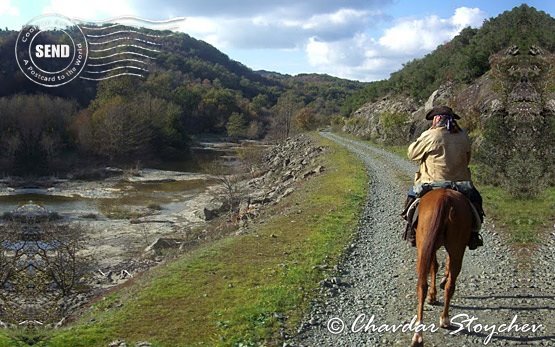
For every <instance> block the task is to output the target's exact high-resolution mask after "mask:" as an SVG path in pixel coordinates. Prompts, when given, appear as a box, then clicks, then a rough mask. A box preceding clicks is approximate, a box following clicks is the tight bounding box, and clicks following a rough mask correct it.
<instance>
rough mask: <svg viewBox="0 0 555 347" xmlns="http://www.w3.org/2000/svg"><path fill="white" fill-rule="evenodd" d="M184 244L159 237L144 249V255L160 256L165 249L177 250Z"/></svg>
mask: <svg viewBox="0 0 555 347" xmlns="http://www.w3.org/2000/svg"><path fill="white" fill-rule="evenodd" d="M183 242H184V240H182V239H174V238H167V237H159V238H157V239H156V241H154V242H153V243H151V244H150V245H149V246H148V247H147V248H145V252H146V253H154V254H157V255H158V254H160V253H161V252H162V251H164V250H167V249H178V248H179V246H180V245H181V244H182V243H183Z"/></svg>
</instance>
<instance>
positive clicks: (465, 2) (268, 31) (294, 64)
mask: <svg viewBox="0 0 555 347" xmlns="http://www.w3.org/2000/svg"><path fill="white" fill-rule="evenodd" d="M522 3H526V4H528V5H530V6H533V7H535V8H536V9H538V10H542V11H545V12H547V13H549V14H550V15H552V16H555V4H554V2H553V1H550V0H535V1H526V2H523V1H513V0H496V1H490V0H482V1H476V0H460V1H449V0H443V1H438V0H431V1H411V0H310V1H308V0H307V1H301V0H281V1H278V0H157V1H152V0H94V1H76V0H0V27H2V28H4V27H8V28H9V29H12V30H19V29H21V26H22V25H24V24H25V23H27V22H28V21H30V20H31V19H32V18H33V17H36V16H38V15H41V14H45V13H58V14H62V15H65V16H67V17H70V18H81V19H86V20H91V21H92V20H105V19H109V18H113V17H117V16H138V17H141V18H145V19H149V20H167V19H171V18H175V17H185V19H184V20H183V21H182V22H180V23H179V25H178V27H177V28H176V30H179V31H182V32H185V33H187V34H189V35H191V36H192V37H195V38H197V39H200V40H204V41H206V42H208V43H210V44H212V45H213V46H215V47H216V48H218V49H219V50H221V51H222V52H224V53H225V54H227V55H228V56H229V57H230V58H231V59H234V60H237V61H239V62H241V63H243V64H244V65H246V66H248V67H250V68H252V69H254V70H269V71H276V72H280V73H285V74H292V75H295V74H298V73H325V74H329V75H332V76H336V77H341V78H348V79H353V80H359V81H375V80H380V79H385V78H388V77H389V74H390V73H392V72H395V71H397V70H399V69H400V68H402V65H403V63H406V62H408V61H410V60H412V59H415V58H420V57H423V56H424V55H426V54H427V53H429V52H431V51H433V50H434V49H435V48H436V47H437V46H438V45H440V44H442V43H444V42H447V41H449V40H450V39H452V38H453V37H454V36H455V35H457V33H459V32H460V30H462V29H463V28H465V27H467V26H471V27H474V28H479V27H480V26H481V25H482V23H483V21H484V20H485V19H489V18H492V17H496V16H497V15H499V14H501V13H502V12H504V11H507V10H510V9H512V8H513V7H515V6H519V5H520V4H522Z"/></svg>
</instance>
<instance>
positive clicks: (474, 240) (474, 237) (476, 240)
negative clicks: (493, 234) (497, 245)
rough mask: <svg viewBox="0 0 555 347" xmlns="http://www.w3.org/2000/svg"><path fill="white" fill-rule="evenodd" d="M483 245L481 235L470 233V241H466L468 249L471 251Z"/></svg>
mask: <svg viewBox="0 0 555 347" xmlns="http://www.w3.org/2000/svg"><path fill="white" fill-rule="evenodd" d="M483 245H484V240H483V239H482V235H480V234H478V233H472V234H471V235H470V241H468V249H469V250H471V251H473V250H475V249H476V248H478V247H481V246H483Z"/></svg>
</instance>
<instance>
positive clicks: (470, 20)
mask: <svg viewBox="0 0 555 347" xmlns="http://www.w3.org/2000/svg"><path fill="white" fill-rule="evenodd" d="M485 18H486V14H485V13H484V12H483V11H482V10H480V9H479V8H476V7H475V8H468V7H459V8H457V9H456V10H455V14H454V15H453V17H451V22H452V23H453V24H454V25H456V26H457V27H458V28H460V29H463V28H466V27H467V26H471V27H474V28H475V27H479V26H481V25H482V22H483V21H484V19H485Z"/></svg>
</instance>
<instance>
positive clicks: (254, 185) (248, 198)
mask: <svg viewBox="0 0 555 347" xmlns="http://www.w3.org/2000/svg"><path fill="white" fill-rule="evenodd" d="M322 151H324V148H323V147H320V146H316V145H314V144H313V142H312V141H311V139H310V138H309V137H308V136H306V135H299V136H296V137H294V138H289V139H287V140H286V141H284V142H283V143H280V144H278V145H275V146H273V147H271V148H270V149H268V150H267V152H266V153H265V154H264V156H263V157H262V159H261V162H260V163H259V170H257V171H256V173H255V174H254V176H256V177H254V178H250V179H245V180H243V181H241V182H239V183H237V190H238V191H240V194H238V198H239V201H238V202H237V203H236V204H234V208H232V209H231V210H232V211H233V216H232V219H234V220H235V221H238V222H239V223H240V224H241V225H244V224H246V223H248V221H249V220H252V219H254V218H256V217H257V216H258V215H259V212H260V209H261V208H262V207H263V206H265V205H269V204H274V203H278V202H279V201H281V199H283V198H284V197H286V196H288V195H289V194H291V193H293V192H294V191H295V189H296V187H297V183H298V182H299V181H303V180H307V179H309V178H310V177H311V176H314V175H317V174H320V173H322V172H323V171H324V170H325V168H324V166H322V165H321V164H320V163H319V162H318V156H319V155H320V154H321V153H322ZM224 195H225V194H224ZM229 206H230V204H229V202H223V201H222V199H221V198H215V199H212V200H211V201H210V202H208V203H207V204H206V206H204V207H203V208H202V209H201V210H199V211H197V212H196V215H198V216H199V217H200V218H202V219H204V220H211V219H214V218H216V217H217V216H218V215H221V214H223V213H226V212H229V211H230V208H229Z"/></svg>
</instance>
